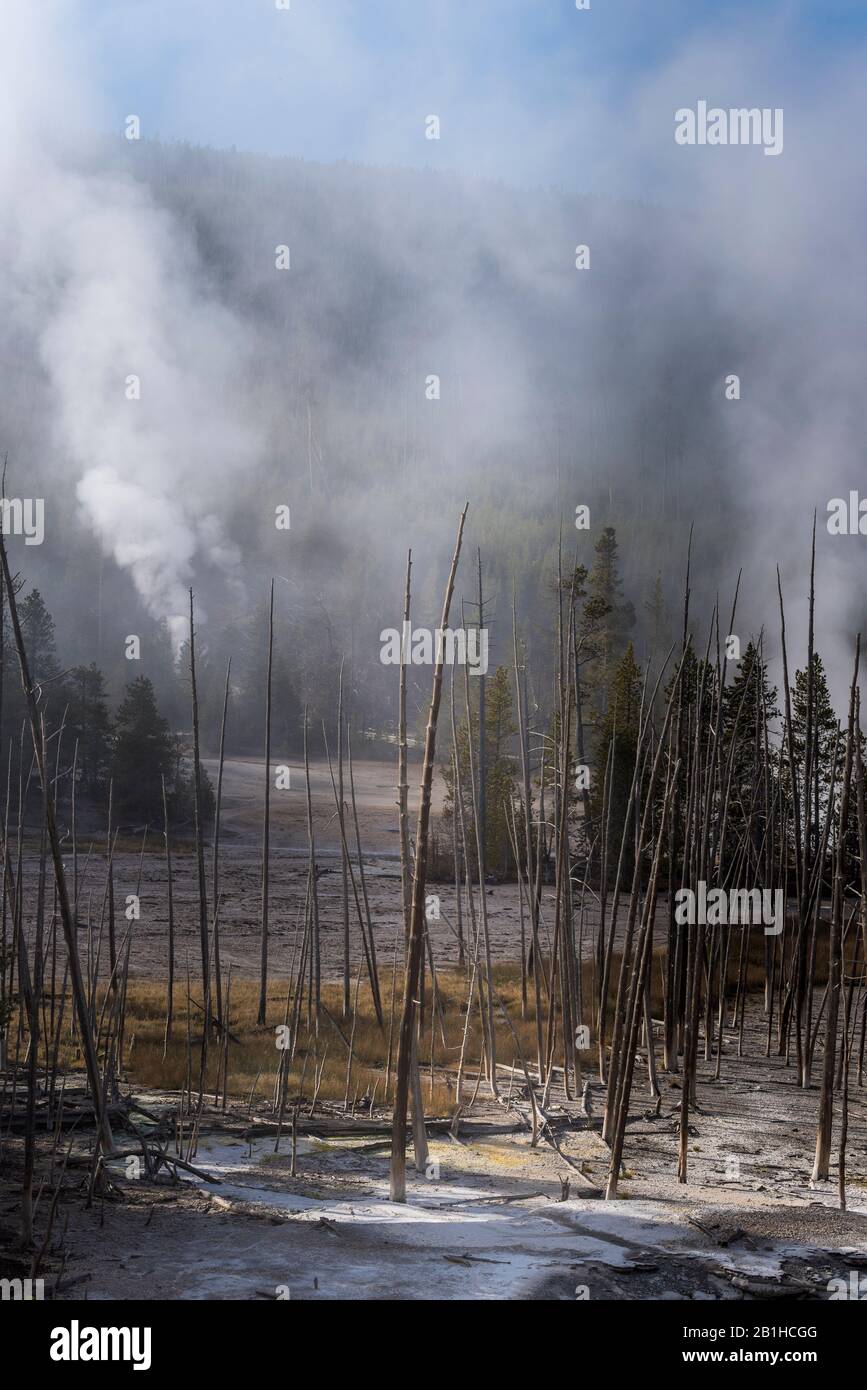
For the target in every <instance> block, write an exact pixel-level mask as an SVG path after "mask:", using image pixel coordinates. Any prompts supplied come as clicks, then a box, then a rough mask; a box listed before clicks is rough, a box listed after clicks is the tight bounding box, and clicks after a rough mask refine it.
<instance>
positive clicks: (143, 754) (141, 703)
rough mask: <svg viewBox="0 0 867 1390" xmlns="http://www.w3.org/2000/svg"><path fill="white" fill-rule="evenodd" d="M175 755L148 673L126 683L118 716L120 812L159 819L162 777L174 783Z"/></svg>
mask: <svg viewBox="0 0 867 1390" xmlns="http://www.w3.org/2000/svg"><path fill="white" fill-rule="evenodd" d="M174 773H175V756H174V747H173V743H172V738H171V734H170V733H169V726H168V723H167V722H166V720H165V719H164V718H163V717H162V715H161V714H160V712H159V709H158V708H157V702H156V696H155V695H154V688H153V685H152V684H151V682H150V681H149V680H148V678H147V676H139V677H138V678H137V679H136V680H134V681H131V682H130V684H129V685H128V686H127V687H126V694H125V696H124V698H123V701H122V702H121V705H120V708H119V709H118V711H117V715H116V718H115V740H114V756H113V758H112V776H113V777H114V795H115V805H116V806H117V809H118V812H119V814H120V815H121V816H134V817H135V818H136V819H141V820H144V821H147V822H148V823H151V822H153V823H154V824H157V822H158V821H159V820H160V819H161V817H162V781H161V779H162V777H165V778H166V781H167V782H168V783H169V784H170V785H172V786H173V785H174Z"/></svg>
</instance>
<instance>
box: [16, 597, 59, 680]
mask: <svg viewBox="0 0 867 1390" xmlns="http://www.w3.org/2000/svg"><path fill="white" fill-rule="evenodd" d="M18 616H19V618H20V621H21V632H22V635H23V637H24V647H25V650H26V652H27V659H28V661H29V664H30V673H31V675H32V677H33V679H34V680H36V681H48V680H53V679H54V678H55V677H56V676H58V675H59V674H60V665H59V663H58V661H57V649H56V646H55V640H54V619H53V618H52V616H51V614H50V613H49V611H48V609H47V608H46V607H45V601H44V600H43V597H42V595H41V593H40V592H39V590H38V589H31V590H30V593H29V594H28V595H27V597H26V598H25V599H23V600H22V601H21V603H20V604H19V606H18Z"/></svg>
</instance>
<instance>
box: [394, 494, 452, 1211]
mask: <svg viewBox="0 0 867 1390" xmlns="http://www.w3.org/2000/svg"><path fill="white" fill-rule="evenodd" d="M467 510H468V508H467V507H464V510H463V512H462V513H461V520H460V525H459V527H458V536H457V542H456V544H455V552H454V556H453V558H452V565H451V570H450V572H449V579H448V584H447V586H446V593H445V599H444V601H443V612H442V619H441V622H440V628H441V630H443V631H444V630H445V629H446V628H447V627H448V620H449V610H450V608H451V602H452V594H453V592H454V587H455V576H456V574H457V568H458V561H459V559H460V554H461V542H462V540H463V534H464V523H465V521H466V518H467ZM442 683H443V644H442V643H440V644H438V650H437V654H436V665H435V667H434V677H433V691H432V694H431V705H430V714H429V716H428V724H427V732H426V734H425V746H424V763H423V765H422V780H421V792H420V800H419V810H418V828H417V830H416V852H415V867H414V872H413V882H412V908H411V915H410V934H409V943H408V950H407V959H406V969H405V972H404V990H403V1013H402V1016H401V1022H400V1038H399V1046H398V1055H397V1078H396V1083H395V1100H394V1116H393V1122H392V1141H391V1200H392V1201H393V1202H405V1201H406V1113H407V1104H408V1101H409V1087H410V1070H411V1057H412V1048H413V1035H414V1032H415V994H416V989H417V987H418V976H419V967H420V965H421V955H422V950H423V948H424V930H425V885H426V877H427V846H428V826H429V824H430V804H431V785H432V782H433V769H434V759H435V757H436V731H437V720H438V718H439V709H440V699H441V695H442Z"/></svg>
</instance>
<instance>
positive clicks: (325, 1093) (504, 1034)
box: [61, 934, 822, 1116]
mask: <svg viewBox="0 0 867 1390" xmlns="http://www.w3.org/2000/svg"><path fill="white" fill-rule="evenodd" d="M739 952H740V942H739V940H733V942H732V949H731V955H730V961H729V983H730V992H731V993H733V991H734V982H735V980H736V976H737V970H738V957H739ZM820 955H821V943H820ZM664 959H665V953H664V950H663V949H662V948H659V949H657V951H656V952H655V953H654V964H653V971H652V976H651V1011H652V1013H653V1016H654V1017H655V1018H660V1017H661V1016H662V969H663V965H664ZM619 968H620V962H619V958H616V959H615V961H614V966H613V979H612V988H611V990H610V993H609V1017H610V1013H611V1008H612V1006H613V996H614V994H615V992H616V982H617V977H618V973H619ZM817 973H818V974H819V977H820V978H821V973H822V972H821V969H820V970H819V971H818V972H817ZM746 984H747V989H748V991H750V992H752V991H754V990H758V989H761V988H763V986H764V938H763V937H758V936H757V935H755V934H751V939H750V940H749V943H748V960H747V969H746ZM437 987H438V999H439V1008H438V1009H437V1010H434V1009H433V1007H432V1003H433V999H432V990H431V987H430V975H429V974H428V975H427V979H426V989H425V1009H424V1023H425V1027H424V1045H423V1047H422V1049H421V1061H422V1080H423V1091H424V1100H425V1110H426V1113H427V1114H428V1115H429V1116H448V1115H450V1114H453V1113H454V1110H455V1105H456V1101H455V1077H456V1071H457V1066H458V1061H459V1058H460V1052H461V1044H462V1040H463V1035H464V1029H465V1026H466V1008H467V992H468V978H467V975H466V974H465V973H464V972H463V971H461V970H457V969H449V970H443V971H440V972H438V976H437ZM494 987H495V990H496V993H497V996H498V997H499V999H500V1000H501V1001H502V1004H503V1005H504V1007H505V1009H506V1011H507V1013H508V1017H509V1022H510V1023H511V1028H510V1027H509V1024H508V1023H507V1022H506V1021H505V1019H504V1018H503V1014H502V1009H501V1008H500V1007H499V1006H498V1005H496V1004H495V1021H496V1034H497V1058H498V1061H499V1062H501V1063H504V1064H506V1065H513V1066H515V1067H516V1068H518V1069H519V1070H520V1065H521V1062H520V1053H521V1052H522V1053H523V1057H524V1060H525V1062H526V1064H527V1066H528V1067H529V1068H532V1069H535V1063H536V1046H537V1044H536V1024H535V1014H534V1009H533V988H532V981H528V987H527V1007H526V1010H525V1011H524V1012H523V1014H522V1006H521V972H520V967H519V966H518V965H515V964H499V965H496V966H495V967H494ZM286 988H287V985H286V981H284V980H279V979H275V980H272V982H271V985H270V988H269V994H268V1011H267V1012H268V1025H267V1027H264V1028H262V1027H259V1026H258V1024H257V1022H256V1017H257V1012H258V995H259V989H258V982H257V981H256V980H253V979H233V980H232V989H231V1019H230V1030H231V1034H232V1039H233V1040H232V1042H231V1044H230V1047H229V1073H228V1091H229V1094H230V1096H232V1097H233V1098H235V1099H237V1098H243V1099H245V1100H246V1099H248V1098H250V1097H252V1098H254V1099H256V1100H260V1101H261V1100H267V1099H271V1098H272V1097H273V1096H274V1095H275V1087H276V1080H277V1075H278V1072H279V1068H280V1065H281V1060H282V1056H283V1054H282V1053H281V1052H280V1051H279V1049H278V1047H277V1037H276V1030H277V1028H278V1026H279V1025H281V1024H282V1023H283V1021H284V1019H285V1017H286ZM594 988H595V986H594V971H593V964H592V962H590V961H585V962H584V964H583V967H582V989H583V997H584V999H585V1000H588V1001H589V1000H590V999H591V998H592V997H593V993H594ZM380 992H381V997H382V1001H383V1009H384V1011H385V1026H384V1029H380V1027H379V1025H378V1024H377V1021H376V1016H375V1012H374V1008H373V1000H372V996H371V991H370V987H369V985H367V984H366V983H362V985H361V987H360V989H359V991H358V1014H357V1017H356V1019H355V1021H354V1024H355V1026H354V1034H353V1019H352V1017H351V1015H350V1017H348V1018H344V1017H343V991H342V986H341V985H340V984H339V983H337V982H328V983H324V984H323V986H322V1000H323V1004H324V1010H323V1014H322V1019H321V1022H320V1027H319V1033H318V1036H317V1034H316V1031H315V1028H313V1029H310V1030H308V1027H307V1003H306V998H305V1000H304V1001H303V1002H302V1009H301V1023H300V1029H299V1036H298V1044H297V1048H296V1053H295V1057H294V1058H293V1059H292V1060H291V1062H290V1064H289V1070H288V1087H287V1095H288V1097H289V1098H290V1100H291V1099H292V1098H294V1097H300V1096H303V1097H304V1098H305V1099H306V1100H307V1101H310V1100H311V1099H312V1097H313V1094H314V1091H315V1092H316V1094H317V1096H318V1098H319V1099H321V1100H324V1101H330V1102H332V1103H335V1102H336V1103H338V1104H343V1103H345V1102H346V1101H347V1100H348V1104H349V1107H350V1108H352V1107H353V1105H356V1106H357V1107H358V1108H361V1107H362V1104H363V1102H365V1100H366V1101H367V1102H368V1103H369V1101H370V1099H371V1098H372V1099H375V1101H376V1103H377V1104H378V1105H383V1104H387V1103H389V1102H390V1101H391V1099H392V1091H393V1085H394V1066H395V1062H396V1053H397V1028H398V1022H399V1015H400V1008H401V994H402V976H399V978H398V981H397V988H396V991H395V1014H396V1018H395V1023H394V1037H393V1061H392V1067H391V1072H390V1084H389V1094H388V1095H386V1074H387V1057H388V1050H389V1035H390V1032H391V1014H390V1001H391V972H390V971H388V970H385V971H383V972H382V973H381V978H380ZM192 993H193V1002H192V1005H191V1007H190V1008H189V1010H188V1005H187V997H186V986H185V984H180V985H177V986H176V988H175V995H174V1026H173V1034H172V1038H171V1041H170V1043H169V1045H168V1048H166V1047H165V1044H164V1034H165V1010H166V987H165V984H163V983H160V982H159V981H147V980H138V979H135V980H131V981H130V983H129V988H128V993H127V1009H126V1025H125V1039H126V1047H125V1056H124V1072H125V1075H126V1076H127V1078H128V1079H129V1080H130V1081H132V1083H133V1084H134V1085H138V1086H141V1087H147V1088H152V1089H154V1090H167V1091H180V1090H184V1089H185V1088H186V1087H187V1086H189V1085H190V1083H192V1089H193V1091H194V1092H197V1091H198V1084H199V1067H200V1056H201V1043H202V1020H203V1014H202V1009H201V1007H200V1005H201V994H200V991H199V990H197V988H196V985H195V984H194V985H193V988H192ZM354 993H355V991H354V989H353V997H354ZM100 1004H101V1001H100ZM542 1012H543V1037H544V1034H545V1024H546V1020H547V1000H546V996H545V994H544V990H543V995H542ZM188 1013H189V1029H188ZM289 1016H290V1019H291V1016H292V1008H291V1005H290V1011H289ZM588 1022H589V1020H588ZM512 1029H514V1032H515V1034H516V1035H517V1038H518V1042H519V1044H520V1051H519V1048H518V1047H517V1046H516V1044H515V1039H514V1037H513V1035H512ZM188 1031H189V1041H188ZM558 1034H559V1010H558ZM350 1037H351V1038H352V1067H351V1074H350V1075H349V1077H348V1076H347V1072H348V1061H349V1046H348V1044H349V1041H350ZM609 1037H610V1029H609ZM590 1047H591V1049H595V1037H594V1035H593V1030H592V1029H591V1041H590ZM561 1048H562V1044H561V1043H559V1042H558V1045H557V1049H556V1051H557V1054H558V1057H557V1060H558V1061H559V1060H561V1055H562V1053H561ZM64 1054H65V1055H64ZM217 1054H218V1048H217V1045H216V1043H212V1045H211V1046H210V1048H209V1056H208V1060H207V1065H206V1071H205V1084H206V1091H210V1092H211V1093H213V1091H214V1088H215V1086H216V1080H217V1060H218V1057H217ZM481 1055H482V1034H481V1025H480V1020H479V1009H478V994H476V995H475V997H474V1000H473V1009H472V1017H471V1020H470V1026H469V1032H468V1037H467V1047H466V1057H465V1071H464V1076H465V1086H466V1087H467V1089H468V1090H469V1091H470V1093H471V1090H472V1087H473V1085H474V1081H475V1078H476V1076H477V1075H478V1068H479V1063H480V1058H481ZM588 1056H592V1057H593V1058H594V1062H595V1051H591V1053H589V1054H588ZM64 1064H65V1065H73V1066H74V1065H76V1064H78V1065H80V1058H79V1057H78V1056H77V1055H76V1053H75V1051H74V1050H73V1049H72V1048H68V1049H67V1048H64V1049H62V1053H61V1065H64ZM507 1085H508V1081H507V1079H506V1080H504V1088H505V1087H507Z"/></svg>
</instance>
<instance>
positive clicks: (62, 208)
mask: <svg viewBox="0 0 867 1390" xmlns="http://www.w3.org/2000/svg"><path fill="white" fill-rule="evenodd" d="M37 11H38V12H37ZM2 12H3V29H4V45H3V48H2V57H0V176H2V195H3V196H2V199H0V254H2V257H3V262H4V267H5V271H6V277H5V281H4V284H5V288H4V290H3V291H2V292H0V294H2V298H0V305H2V311H3V313H4V318H5V328H4V331H5V332H6V333H7V334H8V333H12V334H17V335H20V339H19V340H20V341H21V342H24V343H27V344H28V348H35V353H36V356H37V358H38V360H39V362H41V365H42V367H43V368H44V372H45V376H46V382H45V385H46V386H47V390H48V395H49V398H50V401H51V406H52V412H51V413H52V435H53V447H54V449H55V450H56V452H57V456H58V458H59V459H61V460H64V461H66V460H68V462H69V464H70V465H71V467H68V468H64V472H66V473H67V474H72V475H73V477H74V479H75V487H74V491H75V496H76V498H77V501H78V503H79V504H80V507H81V508H82V509H83V512H84V515H85V517H86V519H87V522H88V523H89V525H90V526H91V527H92V528H93V531H94V532H95V534H96V536H97V538H98V541H99V544H100V545H101V547H102V549H103V551H104V552H105V554H106V555H110V556H112V557H113V558H114V560H115V561H116V562H117V564H118V565H120V566H121V567H122V568H123V569H125V570H127V571H128V572H129V573H130V575H131V576H132V578H133V580H134V582H135V586H136V588H137V590H138V592H139V594H140V595H141V597H142V599H143V600H144V602H145V604H146V606H147V608H148V609H149V611H150V612H151V613H152V614H153V616H154V617H156V618H163V619H169V618H173V617H177V616H179V615H181V614H183V613H184V611H185V609H186V605H187V602H188V600H187V595H186V589H187V587H188V585H189V584H190V583H191V581H192V578H193V574H194V568H195V566H196V564H197V563H199V562H202V561H206V562H209V563H212V564H215V565H219V566H220V567H221V568H222V569H223V570H224V571H225V570H227V569H228V570H231V569H232V568H233V567H234V566H236V565H237V564H238V560H239V556H238V552H237V550H236V548H235V547H234V546H233V545H232V543H231V541H230V540H229V539H228V538H227V537H226V535H225V531H224V526H223V523H222V522H221V520H220V519H218V512H219V513H220V515H224V514H225V511H226V497H227V494H228V492H229V490H230V488H231V483H232V479H233V478H234V479H237V478H238V477H239V476H243V465H244V463H245V462H248V461H250V460H251V458H254V457H255V455H256V452H257V450H258V448H259V447H260V446H259V443H258V437H257V431H256V430H255V428H254V427H253V426H252V425H251V423H250V421H249V419H247V418H246V416H245V412H244V410H243V406H242V402H241V400H240V395H239V393H240V390H241V388H242V386H243V378H244V372H245V369H246V363H247V361H248V359H249V349H250V344H249V340H248V337H247V332H246V330H245V329H244V328H243V327H242V326H241V324H240V323H239V322H238V320H237V319H236V318H235V317H234V316H233V315H232V314H231V313H230V312H229V311H227V310H226V309H225V308H224V307H222V306H221V305H220V304H218V303H217V302H216V300H215V299H214V298H213V297H211V296H210V295H209V294H208V293H207V290H206V287H205V286H204V285H203V284H202V279H201V268H200V265H199V262H198V258H197V256H196V252H195V248H194V247H193V246H192V245H191V244H190V241H189V236H188V233H186V232H185V231H184V229H182V228H181V227H180V226H179V225H177V223H176V222H175V221H173V220H172V219H171V218H170V217H169V216H168V215H167V214H166V213H165V212H164V211H163V210H161V209H160V208H159V207H157V206H156V205H155V203H154V201H153V199H152V197H151V196H150V195H149V193H148V192H147V190H146V189H145V188H144V187H143V186H142V185H139V184H137V183H136V182H135V181H134V180H132V179H130V178H128V177H126V176H123V175H120V174H115V173H112V172H107V171H106V170H105V166H104V165H103V167H102V168H100V167H99V156H98V152H95V151H94V150H93V146H92V139H93V137H92V136H91V137H88V136H87V135H86V134H85V133H84V132H85V131H86V130H87V129H88V128H90V129H92V128H93V125H94V122H95V121H96V120H98V119H99V118H100V113H95V112H92V111H91V110H89V109H88V104H87V101H86V100H85V99H84V97H83V95H82V89H81V88H80V87H78V86H76V84H75V82H74V81H73V80H72V79H71V78H70V63H69V61H68V54H67V56H66V59H65V60H64V61H61V58H60V51H59V50H60V47H61V44H62V43H63V42H64V36H63V33H62V24H63V20H64V17H65V15H66V13H67V7H66V6H65V5H63V4H60V3H48V4H40V5H39V6H38V7H36V6H33V7H27V8H26V11H25V9H24V7H17V6H16V7H14V8H13V7H12V6H11V5H9V4H6V3H4V4H3V5H2ZM71 132H77V133H76V134H75V135H74V136H73V135H72V134H71ZM94 154H95V156H96V157H94ZM50 505H55V506H58V505H59V503H58V502H55V503H54V504H50ZM58 520H59V518H58V516H57V513H55V516H54V518H52V517H51V515H50V511H49V516H48V522H47V525H48V530H49V534H50V531H51V527H52V522H54V524H57V523H58Z"/></svg>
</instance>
